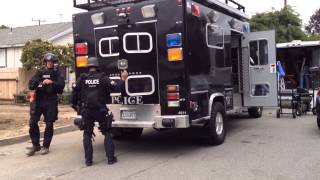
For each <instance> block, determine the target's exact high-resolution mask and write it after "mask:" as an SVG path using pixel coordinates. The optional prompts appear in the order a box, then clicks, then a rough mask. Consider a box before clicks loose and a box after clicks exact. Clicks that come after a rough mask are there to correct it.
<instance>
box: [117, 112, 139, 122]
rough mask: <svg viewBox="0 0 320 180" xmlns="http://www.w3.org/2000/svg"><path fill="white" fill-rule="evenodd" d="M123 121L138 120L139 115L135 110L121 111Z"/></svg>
mask: <svg viewBox="0 0 320 180" xmlns="http://www.w3.org/2000/svg"><path fill="white" fill-rule="evenodd" d="M121 119H122V120H136V119H137V113H136V111H134V110H122V111H121Z"/></svg>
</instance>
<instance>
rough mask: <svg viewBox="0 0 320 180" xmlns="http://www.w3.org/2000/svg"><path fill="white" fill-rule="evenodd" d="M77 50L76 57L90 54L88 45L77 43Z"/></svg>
mask: <svg viewBox="0 0 320 180" xmlns="http://www.w3.org/2000/svg"><path fill="white" fill-rule="evenodd" d="M75 48H76V55H87V54H88V43H77V44H76V47H75Z"/></svg>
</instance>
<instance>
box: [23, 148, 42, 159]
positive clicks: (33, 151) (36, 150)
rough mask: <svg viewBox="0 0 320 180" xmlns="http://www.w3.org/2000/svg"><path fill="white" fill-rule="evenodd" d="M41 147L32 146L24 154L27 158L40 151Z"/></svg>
mask: <svg viewBox="0 0 320 180" xmlns="http://www.w3.org/2000/svg"><path fill="white" fill-rule="evenodd" d="M40 150H41V147H40V146H32V147H31V148H30V149H29V151H28V152H27V153H26V155H27V156H29V157H30V156H33V155H34V154H35V153H36V152H38V151H40Z"/></svg>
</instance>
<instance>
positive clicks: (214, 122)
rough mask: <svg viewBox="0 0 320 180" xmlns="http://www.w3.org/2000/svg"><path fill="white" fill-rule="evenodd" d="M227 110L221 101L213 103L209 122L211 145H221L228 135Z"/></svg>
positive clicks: (208, 138)
mask: <svg viewBox="0 0 320 180" xmlns="http://www.w3.org/2000/svg"><path fill="white" fill-rule="evenodd" d="M226 117H227V116H226V111H225V107H224V106H223V105H222V103H220V102H215V103H213V105H212V110H211V118H210V120H209V122H208V124H207V127H206V128H207V131H208V132H207V133H208V137H207V141H208V143H209V144H210V145H220V144H222V143H223V142H224V140H225V137H226V129H225V123H226Z"/></svg>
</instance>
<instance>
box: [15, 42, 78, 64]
mask: <svg viewBox="0 0 320 180" xmlns="http://www.w3.org/2000/svg"><path fill="white" fill-rule="evenodd" d="M47 52H52V53H54V54H56V55H57V56H58V57H59V64H60V65H61V66H63V67H70V66H72V65H73V62H74V54H73V46H72V45H70V44H69V45H67V46H61V45H59V46H54V45H53V44H52V43H50V42H48V41H42V40H41V39H37V40H33V41H29V42H27V43H26V44H25V46H24V48H23V51H22V56H21V62H22V65H23V67H24V68H25V69H26V70H31V69H40V68H42V67H43V66H44V63H43V56H44V55H45V54H46V53H47Z"/></svg>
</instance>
